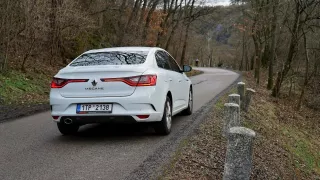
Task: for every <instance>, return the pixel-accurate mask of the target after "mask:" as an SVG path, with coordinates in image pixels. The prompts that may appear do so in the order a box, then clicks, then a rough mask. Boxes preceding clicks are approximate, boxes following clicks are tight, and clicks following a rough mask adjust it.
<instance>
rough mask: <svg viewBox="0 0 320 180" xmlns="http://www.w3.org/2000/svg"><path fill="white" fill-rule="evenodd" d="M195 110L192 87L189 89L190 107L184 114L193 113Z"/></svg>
mask: <svg viewBox="0 0 320 180" xmlns="http://www.w3.org/2000/svg"><path fill="white" fill-rule="evenodd" d="M192 111H193V92H192V89H191V88H190V91H189V100H188V107H187V109H185V110H184V111H182V114H183V115H191V114H192Z"/></svg>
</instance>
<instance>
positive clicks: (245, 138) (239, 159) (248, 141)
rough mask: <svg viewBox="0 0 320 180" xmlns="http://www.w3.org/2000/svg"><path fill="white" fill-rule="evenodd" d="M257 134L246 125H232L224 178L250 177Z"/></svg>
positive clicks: (230, 179)
mask: <svg viewBox="0 0 320 180" xmlns="http://www.w3.org/2000/svg"><path fill="white" fill-rule="evenodd" d="M255 136H256V133H255V132H254V131H253V130H251V129H248V128H245V127H232V128H231V129H230V130H229V131H228V145H227V155H226V162H225V165H224V174H223V180H238V179H239V180H249V179H250V175H251V169H252V153H253V141H254V138H255Z"/></svg>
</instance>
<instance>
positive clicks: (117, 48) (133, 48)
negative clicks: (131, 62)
mask: <svg viewBox="0 0 320 180" xmlns="http://www.w3.org/2000/svg"><path fill="white" fill-rule="evenodd" d="M152 49H159V48H157V47H139V46H135V47H112V48H103V49H93V50H89V51H87V52H85V54H87V53H99V52H111V51H147V52H149V51H150V50H152Z"/></svg>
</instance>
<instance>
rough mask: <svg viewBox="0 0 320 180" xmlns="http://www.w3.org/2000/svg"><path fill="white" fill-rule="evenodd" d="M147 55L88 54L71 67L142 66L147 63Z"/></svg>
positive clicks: (138, 53) (141, 53) (135, 53)
mask: <svg viewBox="0 0 320 180" xmlns="http://www.w3.org/2000/svg"><path fill="white" fill-rule="evenodd" d="M147 55H148V51H134V52H124V51H123V52H121V51H112V52H99V53H88V54H83V55H81V56H80V57H78V58H77V59H75V60H74V61H73V62H72V63H71V64H70V66H97V65H133V64H142V63H144V62H145V61H146V58H147Z"/></svg>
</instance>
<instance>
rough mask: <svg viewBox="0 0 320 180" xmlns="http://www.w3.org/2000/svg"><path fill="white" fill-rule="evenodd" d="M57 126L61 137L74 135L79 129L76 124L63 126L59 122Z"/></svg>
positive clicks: (63, 124)
mask: <svg viewBox="0 0 320 180" xmlns="http://www.w3.org/2000/svg"><path fill="white" fill-rule="evenodd" d="M57 125H58V129H59V131H60V133H61V134H63V135H74V134H76V133H77V132H78V130H79V127H80V126H79V125H76V124H65V123H63V122H60V123H58V124H57Z"/></svg>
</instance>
